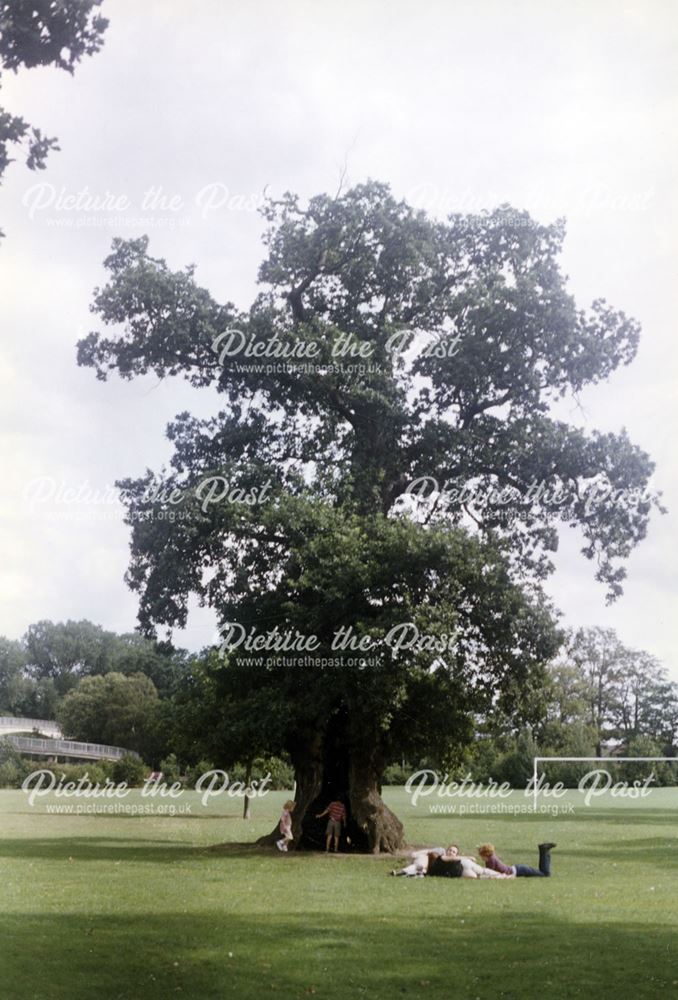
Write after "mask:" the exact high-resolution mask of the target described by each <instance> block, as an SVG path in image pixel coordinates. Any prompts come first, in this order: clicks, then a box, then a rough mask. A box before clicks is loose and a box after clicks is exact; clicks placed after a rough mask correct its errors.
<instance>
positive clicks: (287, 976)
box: [0, 789, 678, 1000]
mask: <svg viewBox="0 0 678 1000" xmlns="http://www.w3.org/2000/svg"><path fill="white" fill-rule="evenodd" d="M568 794H570V795H571V796H574V797H576V794H577V793H568ZM514 795H515V796H516V801H518V799H520V800H521V801H524V800H523V797H522V795H520V794H519V793H514ZM284 798H285V795H284V794H283V793H271V794H270V795H269V796H268V797H266V798H264V799H262V800H258V801H256V802H255V803H254V812H253V818H252V821H243V820H242V819H240V818H239V809H240V803H239V802H238V801H237V800H228V799H227V798H225V797H223V798H220V799H218V800H215V801H214V802H213V803H211V804H210V805H209V806H208V807H207V808H206V809H204V808H202V807H201V806H200V805H199V803H198V801H197V797H196V795H195V793H192V792H187V793H184V796H183V797H182V800H181V803H182V805H183V804H184V803H187V804H189V805H191V807H192V813H191V815H185V814H184V815H175V816H173V817H171V816H139V815H137V816H130V815H112V816H111V815H80V816H78V815H63V814H54V813H51V814H50V813H48V812H47V806H46V803H45V801H42V802H40V803H39V804H36V805H35V806H34V807H30V806H29V804H28V802H27V801H26V796H25V795H24V793H22V792H15V791H0V874H1V877H2V882H1V884H2V896H3V901H2V917H1V918H0V921H1V933H0V996H1V997H2V1000H94V998H96V1000H168V998H172V997H180V998H184V1000H188V998H190V1000H212V998H214V1000H216V998H224V997H236V998H243V1000H249V998H255V997H256V998H259V997H262V996H263V997H267V996H271V997H300V998H301V997H308V996H315V997H317V998H318V1000H320V998H328V1000H334V998H340V997H341V998H345V997H374V998H383V1000H387V998H388V1000H393V998H394V997H397V996H401V995H409V996H417V997H419V996H421V997H429V998H446V1000H447V998H450V997H454V998H457V997H459V998H469V1000H475V998H479V1000H487V998H495V997H504V998H539V1000H541V998H554V1000H555V998H558V1000H562V998H567V997H596V998H599V1000H606V998H609V1000H620V998H621V1000H624V998H627V997H628V998H635V1000H639V998H643V997H648V998H650V997H652V998H653V1000H654V998H658V997H661V998H662V1000H665V998H669V997H672V996H678V947H677V940H678V935H677V933H676V929H677V927H676V925H677V924H678V851H677V848H678V790H676V789H667V790H657V791H653V793H652V795H651V796H650V797H649V798H648V799H646V800H644V801H643V802H642V803H630V802H620V801H618V800H606V801H604V802H602V801H601V802H600V803H598V804H597V805H596V807H595V808H594V807H593V806H592V807H590V808H585V807H584V806H583V805H581V803H579V801H578V805H577V807H576V811H575V813H574V814H566V815H561V816H558V817H551V818H550V817H549V816H547V815H543V814H525V815H514V816H505V815H501V816H494V815H482V814H474V815H470V816H465V817H464V818H461V819H459V818H455V816H450V815H432V814H431V812H430V810H429V805H428V803H427V802H425V801H422V802H420V803H419V804H418V805H417V807H416V809H415V808H413V807H412V806H411V805H410V804H409V802H408V800H407V798H406V796H405V793H404V791H403V790H402V789H390V790H387V792H386V799H387V801H388V802H389V804H390V805H391V806H392V807H393V808H395V810H396V812H397V813H398V815H399V816H400V817H401V818H402V819H403V821H404V822H405V827H406V832H407V835H408V838H409V840H410V842H411V843H414V844H445V843H448V842H450V841H455V842H458V843H459V844H460V845H461V847H462V848H463V849H464V850H467V851H470V852H473V853H475V847H476V845H477V844H478V843H479V842H480V841H481V840H483V839H489V840H492V841H494V843H495V844H496V845H497V849H498V851H499V853H500V854H501V855H502V856H503V857H505V858H506V859H508V860H510V861H523V862H527V863H530V864H535V863H536V850H535V845H536V844H537V843H538V842H539V841H540V840H545V839H553V840H555V841H557V842H558V847H557V849H556V850H555V851H554V852H553V862H554V877H553V878H551V879H550V880H547V879H513V880H506V881H502V880H497V881H490V880H488V881H484V880H483V881H470V880H461V879H459V880H448V879H402V878H401V879H394V878H387V873H388V871H389V870H390V869H391V868H392V867H393V864H394V862H393V860H392V859H389V858H384V857H382V858H371V857H357V856H338V857H325V856H323V855H295V854H293V853H291V854H289V855H281V854H278V853H277V852H275V853H273V852H271V851H267V850H259V849H255V848H252V847H251V846H247V845H246V842H248V841H252V840H254V838H255V837H256V836H257V835H259V834H261V833H264V832H267V831H268V830H269V829H270V828H271V826H272V825H273V822H274V821H275V820H276V819H277V816H278V814H279V809H280V805H281V802H282V801H283V799H284ZM52 801H54V800H52ZM127 801H128V802H132V803H134V802H139V801H140V800H139V793H137V792H135V793H133V796H132V797H131V798H130V799H129V800H127ZM481 808H482V807H481ZM218 845H220V846H218Z"/></svg>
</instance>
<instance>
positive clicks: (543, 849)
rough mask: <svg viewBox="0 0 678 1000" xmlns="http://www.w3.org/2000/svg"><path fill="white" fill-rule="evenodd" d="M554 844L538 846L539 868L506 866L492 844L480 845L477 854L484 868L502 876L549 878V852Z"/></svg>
mask: <svg viewBox="0 0 678 1000" xmlns="http://www.w3.org/2000/svg"><path fill="white" fill-rule="evenodd" d="M555 846H556V845H555V844H539V868H532V867H531V866H530V865H507V864H504V862H503V861H502V860H501V858H499V857H497V852H496V851H495V849H494V844H481V845H480V847H479V848H478V854H479V855H480V857H481V858H482V859H483V861H484V862H485V867H486V868H490V869H491V870H492V871H495V872H500V873H501V874H502V875H516V876H518V877H519V878H520V877H521V876H522V877H523V878H535V877H536V878H549V876H550V875H551V851H552V850H553V848H554V847H555Z"/></svg>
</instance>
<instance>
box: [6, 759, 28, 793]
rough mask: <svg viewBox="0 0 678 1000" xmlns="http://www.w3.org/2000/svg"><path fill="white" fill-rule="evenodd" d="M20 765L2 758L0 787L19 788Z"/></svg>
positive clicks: (21, 775) (21, 774)
mask: <svg viewBox="0 0 678 1000" xmlns="http://www.w3.org/2000/svg"><path fill="white" fill-rule="evenodd" d="M23 778H24V776H23V772H22V769H21V766H20V765H19V764H17V763H16V761H13V760H4V761H3V762H2V763H1V764H0V788H21V782H22V781H23Z"/></svg>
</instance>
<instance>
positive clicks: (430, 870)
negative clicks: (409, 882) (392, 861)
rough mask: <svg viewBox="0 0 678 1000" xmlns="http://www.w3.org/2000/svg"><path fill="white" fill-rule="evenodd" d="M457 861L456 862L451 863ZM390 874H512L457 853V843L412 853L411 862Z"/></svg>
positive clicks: (416, 875)
mask: <svg viewBox="0 0 678 1000" xmlns="http://www.w3.org/2000/svg"><path fill="white" fill-rule="evenodd" d="M452 862H457V864H454V865H453V864H452ZM391 875H409V876H414V877H418V878H423V877H424V876H425V875H433V876H438V877H440V876H443V877H447V878H512V877H513V876H512V875H508V874H500V873H499V872H495V871H491V870H490V869H488V868H483V867H482V866H481V865H478V864H476V860H475V858H473V857H470V856H468V855H462V854H460V853H459V847H458V846H457V844H451V845H450V846H449V847H448V848H446V849H443V848H442V847H430V848H429V849H428V850H426V851H417V852H415V853H414V854H413V858H412V864H409V865H406V866H405V867H404V868H401V869H399V870H398V869H395V868H394V869H393V871H392V872H391Z"/></svg>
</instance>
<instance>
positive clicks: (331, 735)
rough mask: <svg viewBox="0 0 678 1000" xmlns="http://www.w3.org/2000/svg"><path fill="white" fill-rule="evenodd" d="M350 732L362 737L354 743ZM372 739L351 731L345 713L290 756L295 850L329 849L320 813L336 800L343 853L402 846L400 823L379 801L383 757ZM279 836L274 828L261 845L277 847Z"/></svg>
mask: <svg viewBox="0 0 678 1000" xmlns="http://www.w3.org/2000/svg"><path fill="white" fill-rule="evenodd" d="M351 729H353V730H356V729H357V730H358V732H359V733H360V736H359V738H356V737H354V738H353V739H351V736H350V733H351ZM370 736H371V734H370V733H369V731H368V730H367V729H365V728H364V727H360V726H353V727H351V725H350V723H349V719H348V716H347V713H346V712H337V713H335V715H334V716H333V718H332V719H331V720H330V721H329V723H328V725H327V728H326V730H325V732H324V733H316V734H314V737H313V739H312V740H309V741H306V742H305V744H303V745H300V746H299V747H297V748H296V751H294V752H293V753H292V757H293V762H294V765H295V777H296V782H297V793H296V806H295V810H294V813H293V816H292V832H293V834H294V843H293V845H292V846H293V847H294V848H295V849H297V850H303V849H307V850H323V849H324V848H325V845H326V833H325V828H326V826H327V817H326V816H325V817H323V818H321V819H317V818H316V815H317V813H320V812H322V811H323V810H324V809H325V808H326V806H327V805H328V803H329V802H331V801H332V800H333V799H340V800H342V801H343V802H344V805H345V807H346V813H347V822H346V824H345V826H344V828H343V831H342V836H341V840H340V850H341V851H343V852H346V851H355V852H362V853H374V854H377V853H379V852H380V851H385V852H389V853H395V852H396V851H398V850H399V849H400V848H401V847H402V846H403V842H404V836H403V826H402V823H401V822H400V820H399V819H398V817H397V816H396V815H395V814H394V813H392V812H391V810H390V809H389V808H388V806H386V805H385V803H384V802H383V800H382V798H381V788H380V784H379V782H380V778H381V773H382V770H383V759H382V758H381V755H380V753H379V749H378V741H377V740H376V739H370ZM279 836H280V833H279V831H278V827H277V826H276V827H275V829H274V830H272V831H271V833H270V834H267V835H266V836H265V837H261V838H260V839H259V841H258V843H259V844H273V843H274V842H275V841H276V840H277V839H278V837H279Z"/></svg>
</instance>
